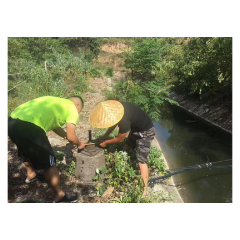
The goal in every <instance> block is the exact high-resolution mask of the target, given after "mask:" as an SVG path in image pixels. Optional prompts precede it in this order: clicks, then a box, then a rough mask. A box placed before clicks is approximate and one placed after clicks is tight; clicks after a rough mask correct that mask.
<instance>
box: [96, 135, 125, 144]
mask: <svg viewBox="0 0 240 240" xmlns="http://www.w3.org/2000/svg"><path fill="white" fill-rule="evenodd" d="M126 135H127V133H118V136H117V137H116V138H113V139H110V140H106V141H104V142H102V143H101V144H100V146H102V147H106V145H108V144H114V143H120V142H123V141H124V138H125V137H126Z"/></svg>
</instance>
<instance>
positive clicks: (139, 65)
mask: <svg viewBox="0 0 240 240" xmlns="http://www.w3.org/2000/svg"><path fill="white" fill-rule="evenodd" d="M165 48H166V47H165V45H161V44H160V41H159V38H139V39H137V40H136V42H135V43H134V44H133V45H132V46H131V51H130V50H129V51H126V52H125V53H124V55H125V67H126V68H129V69H130V70H131V74H132V78H133V79H140V80H142V81H150V80H155V79H156V77H157V76H158V73H159V71H160V68H161V55H162V52H163V51H164V50H165Z"/></svg>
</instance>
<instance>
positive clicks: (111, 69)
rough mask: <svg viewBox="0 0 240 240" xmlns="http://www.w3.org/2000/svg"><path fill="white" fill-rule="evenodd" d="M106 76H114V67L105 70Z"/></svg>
mask: <svg viewBox="0 0 240 240" xmlns="http://www.w3.org/2000/svg"><path fill="white" fill-rule="evenodd" d="M105 76H106V77H112V76H113V68H112V67H107V69H106V71H105Z"/></svg>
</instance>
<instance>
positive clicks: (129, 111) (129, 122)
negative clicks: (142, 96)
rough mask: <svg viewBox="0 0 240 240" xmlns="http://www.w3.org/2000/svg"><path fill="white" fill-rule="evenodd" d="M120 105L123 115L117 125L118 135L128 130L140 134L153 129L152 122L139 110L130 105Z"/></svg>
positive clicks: (124, 103)
mask: <svg viewBox="0 0 240 240" xmlns="http://www.w3.org/2000/svg"><path fill="white" fill-rule="evenodd" d="M120 103H121V104H122V105H123V107H124V115H123V117H122V119H121V120H120V122H118V124H117V125H118V127H119V133H126V132H128V131H129V130H130V129H131V131H132V132H141V131H145V130H148V129H150V128H151V127H153V123H152V120H151V119H150V118H149V116H148V115H147V114H146V113H145V112H144V111H143V110H142V109H141V108H139V107H138V106H136V105H134V104H132V103H127V102H122V101H120Z"/></svg>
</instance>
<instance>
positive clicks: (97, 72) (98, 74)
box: [89, 67, 102, 77]
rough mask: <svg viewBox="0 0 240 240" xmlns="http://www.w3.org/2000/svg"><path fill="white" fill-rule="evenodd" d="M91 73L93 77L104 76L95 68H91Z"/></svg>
mask: <svg viewBox="0 0 240 240" xmlns="http://www.w3.org/2000/svg"><path fill="white" fill-rule="evenodd" d="M89 73H90V76H91V77H101V76H102V73H101V72H100V71H99V70H98V69H96V68H95V67H93V68H91V69H90V72H89Z"/></svg>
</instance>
